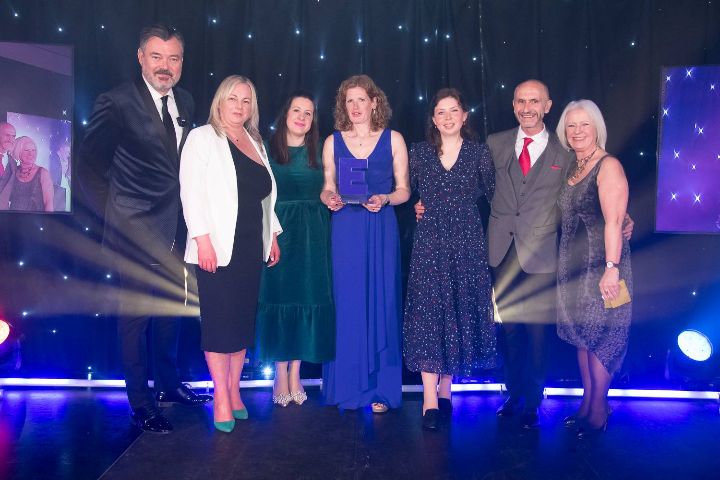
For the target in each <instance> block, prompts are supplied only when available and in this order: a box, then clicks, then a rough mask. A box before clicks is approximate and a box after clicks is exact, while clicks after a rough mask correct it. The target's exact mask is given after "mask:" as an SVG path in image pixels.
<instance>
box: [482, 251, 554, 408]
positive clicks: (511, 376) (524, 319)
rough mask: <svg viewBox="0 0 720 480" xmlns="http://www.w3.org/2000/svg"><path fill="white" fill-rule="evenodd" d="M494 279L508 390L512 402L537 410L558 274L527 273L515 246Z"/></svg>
mask: <svg viewBox="0 0 720 480" xmlns="http://www.w3.org/2000/svg"><path fill="white" fill-rule="evenodd" d="M493 276H494V277H495V278H494V284H495V301H496V304H497V307H498V313H499V314H500V319H501V321H502V327H503V328H502V330H503V340H504V342H503V343H504V351H503V353H504V359H505V386H506V387H507V390H508V393H509V395H510V398H511V399H513V400H515V401H524V402H525V408H526V409H535V408H537V407H538V406H539V405H540V402H541V401H542V396H543V388H544V385H545V335H546V334H547V330H548V328H549V325H554V324H555V320H556V310H555V305H556V301H557V300H556V292H555V284H556V273H533V274H530V273H527V272H524V271H523V269H522V267H521V266H520V262H519V261H518V256H517V251H516V249H515V243H513V244H512V245H511V246H510V248H509V249H508V252H507V254H506V255H505V258H504V259H503V261H502V262H501V263H500V265H498V266H497V267H494V268H493Z"/></svg>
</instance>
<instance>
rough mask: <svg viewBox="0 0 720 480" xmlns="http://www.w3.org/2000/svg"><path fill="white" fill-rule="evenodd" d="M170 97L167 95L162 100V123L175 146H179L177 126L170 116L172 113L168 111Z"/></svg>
mask: <svg viewBox="0 0 720 480" xmlns="http://www.w3.org/2000/svg"><path fill="white" fill-rule="evenodd" d="M168 98H169V97H168V95H165V96H163V97H161V98H160V100H162V122H163V125H165V131H166V132H167V134H168V136H169V137H170V138H171V139H172V141H173V144H175V145H177V136H176V135H175V124H174V123H173V121H172V117H171V116H170V111H169V110H168Z"/></svg>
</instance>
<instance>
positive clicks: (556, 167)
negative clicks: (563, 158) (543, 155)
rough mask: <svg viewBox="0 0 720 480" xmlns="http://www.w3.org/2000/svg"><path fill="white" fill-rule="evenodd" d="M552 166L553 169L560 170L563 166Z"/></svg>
mask: <svg viewBox="0 0 720 480" xmlns="http://www.w3.org/2000/svg"><path fill="white" fill-rule="evenodd" d="M550 168H552V169H553V170H560V169H561V168H562V167H561V166H560V165H550Z"/></svg>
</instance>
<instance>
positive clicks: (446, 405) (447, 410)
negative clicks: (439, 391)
mask: <svg viewBox="0 0 720 480" xmlns="http://www.w3.org/2000/svg"><path fill="white" fill-rule="evenodd" d="M438 410H440V417H441V418H450V417H452V411H453V404H452V400H450V399H449V398H442V397H440V398H438Z"/></svg>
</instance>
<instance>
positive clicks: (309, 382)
mask: <svg viewBox="0 0 720 480" xmlns="http://www.w3.org/2000/svg"><path fill="white" fill-rule="evenodd" d="M150 384H151V385H152V382H150ZM187 384H188V385H190V386H191V387H192V388H201V389H202V388H204V389H206V390H212V382H211V381H209V380H208V381H200V382H187ZM302 384H303V385H304V386H306V387H319V386H321V385H322V380H321V379H319V378H311V379H305V380H303V381H302ZM272 385H273V380H243V381H241V382H240V386H241V387H242V388H266V387H272ZM0 387H85V388H124V387H125V381H124V380H78V379H64V378H0ZM402 391H403V392H406V393H417V392H422V391H423V387H422V385H403V387H402ZM452 391H453V392H493V393H501V392H504V391H505V384H503V383H461V384H453V386H452ZM582 394H583V390H582V388H554V387H547V388H545V390H544V395H545V396H546V397H581V396H582ZM608 396H609V397H615V398H677V399H685V400H718V401H720V392H710V391H686V390H641V389H633V388H631V389H619V388H611V389H610V391H609V392H608Z"/></svg>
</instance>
